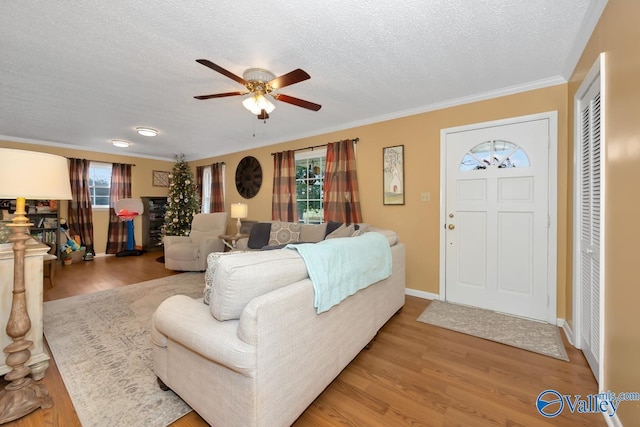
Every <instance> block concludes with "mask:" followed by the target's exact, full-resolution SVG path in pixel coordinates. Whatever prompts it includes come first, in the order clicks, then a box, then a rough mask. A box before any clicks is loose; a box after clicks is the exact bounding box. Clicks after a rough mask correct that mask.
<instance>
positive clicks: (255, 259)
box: [209, 249, 308, 321]
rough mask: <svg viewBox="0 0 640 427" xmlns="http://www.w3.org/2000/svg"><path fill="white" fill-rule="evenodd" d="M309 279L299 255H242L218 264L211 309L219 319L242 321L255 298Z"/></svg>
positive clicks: (263, 253)
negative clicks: (245, 309) (243, 313)
mask: <svg viewBox="0 0 640 427" xmlns="http://www.w3.org/2000/svg"><path fill="white" fill-rule="evenodd" d="M306 277H308V273H307V267H306V264H305V263H304V260H303V259H302V257H300V255H299V254H298V252H297V251H290V250H285V249H283V250H275V251H264V252H263V251H260V252H249V253H241V254H237V255H235V256H225V257H222V258H220V259H219V260H218V265H217V267H216V271H215V273H214V274H213V286H212V288H211V296H210V301H209V308H210V310H211V314H212V315H213V317H215V318H216V319H218V320H220V321H223V320H231V319H239V318H240V314H241V313H242V310H244V307H245V306H246V305H247V304H248V303H249V301H251V300H253V299H254V298H256V297H258V296H260V295H263V294H266V293H268V292H271V291H273V290H275V289H278V288H282V287H284V286H287V285H290V284H292V283H294V282H297V281H299V280H302V279H305V278H306Z"/></svg>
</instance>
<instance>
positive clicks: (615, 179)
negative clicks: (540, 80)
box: [568, 0, 640, 426]
mask: <svg viewBox="0 0 640 427" xmlns="http://www.w3.org/2000/svg"><path fill="white" fill-rule="evenodd" d="M639 22H640V2H637V1H634V0H609V3H608V4H607V7H606V9H605V11H604V14H603V15H602V17H601V19H600V22H599V23H598V26H597V27H596V30H595V31H594V33H593V35H592V37H591V40H590V42H589V44H588V46H587V48H586V49H585V51H584V53H583V55H582V58H581V59H580V62H579V64H578V66H577V67H576V70H575V73H574V75H573V76H572V78H571V81H570V85H569V88H570V89H569V102H571V103H573V96H574V95H575V92H576V90H577V89H578V87H579V85H580V83H581V82H582V81H583V80H584V76H585V75H586V73H587V72H588V71H589V69H590V68H591V66H592V65H593V63H594V61H595V60H596V57H597V55H598V54H599V53H600V52H605V53H606V60H605V76H606V77H605V91H606V96H605V99H604V105H605V126H606V128H605V144H606V153H605V156H606V158H605V167H606V176H605V191H606V196H605V201H604V209H605V217H606V218H605V224H604V232H605V241H604V244H605V248H606V249H605V251H606V252H605V259H604V262H605V277H604V282H605V285H604V287H605V303H604V318H605V328H604V353H603V354H602V355H601V363H603V366H604V379H603V380H604V381H603V383H602V384H601V389H602V390H604V391H607V390H611V391H613V392H615V393H620V392H640V364H639V363H638V362H639V361H640V333H639V332H638V325H640V310H639V309H638V306H639V304H640V280H639V278H640V262H639V260H638V255H639V254H640V251H639V250H638V242H640V221H638V212H640V193H639V192H638V182H640V102H639V101H638V100H639V99H640V48H638V40H640V25H638V23H639ZM572 110H573V108H572ZM570 114H573V112H571V113H570ZM570 129H571V128H570ZM571 140H573V132H571V131H570V141H571ZM569 283H571V281H570V280H569ZM568 290H569V291H570V290H571V286H569V287H568ZM568 295H569V296H570V294H568ZM618 416H619V419H620V421H621V422H622V424H623V425H625V426H632V425H637V423H638V420H640V402H637V401H635V402H623V403H622V404H621V405H620V408H619V409H618Z"/></svg>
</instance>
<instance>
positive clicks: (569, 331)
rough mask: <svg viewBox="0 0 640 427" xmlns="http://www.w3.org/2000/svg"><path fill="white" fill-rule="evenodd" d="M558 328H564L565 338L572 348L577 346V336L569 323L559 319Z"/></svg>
mask: <svg viewBox="0 0 640 427" xmlns="http://www.w3.org/2000/svg"><path fill="white" fill-rule="evenodd" d="M558 326H559V327H561V328H562V331H563V332H564V336H565V337H567V340H568V341H569V344H571V345H572V346H574V347H575V346H576V340H575V334H574V333H573V329H571V325H569V323H567V321H566V320H565V319H558Z"/></svg>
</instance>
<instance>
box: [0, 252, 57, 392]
mask: <svg viewBox="0 0 640 427" xmlns="http://www.w3.org/2000/svg"><path fill="white" fill-rule="evenodd" d="M12 245H13V244H12V243H2V244H0V353H1V354H0V375H4V374H6V373H7V372H9V371H10V370H11V368H10V367H9V366H7V364H6V363H5V362H6V357H7V353H5V352H4V351H2V350H3V349H4V348H5V347H6V346H7V345H9V344H11V343H12V342H13V341H12V339H11V338H10V337H9V336H8V335H7V332H6V327H7V321H8V320H9V314H10V312H11V300H12V297H13V294H12V292H13V249H12ZM48 250H49V246H47V245H44V244H42V243H39V242H36V241H35V240H30V241H27V250H26V251H25V260H24V264H25V268H24V269H25V275H24V281H25V288H26V298H27V311H28V312H29V319H31V329H30V330H29V332H28V333H27V337H26V338H27V339H28V340H31V341H33V346H32V347H31V348H30V349H29V350H30V351H31V358H30V359H29V361H27V363H26V365H27V366H28V367H29V368H30V369H31V377H32V378H33V379H34V380H36V381H37V380H39V379H41V378H43V377H44V372H45V370H46V369H47V368H48V367H49V355H48V354H47V352H46V351H45V349H44V342H43V340H44V337H43V333H44V331H43V326H42V308H43V303H42V294H43V289H42V286H43V285H42V277H43V262H42V261H43V257H44V255H45V254H46V253H47V251H48Z"/></svg>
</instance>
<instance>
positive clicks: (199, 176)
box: [196, 166, 206, 201]
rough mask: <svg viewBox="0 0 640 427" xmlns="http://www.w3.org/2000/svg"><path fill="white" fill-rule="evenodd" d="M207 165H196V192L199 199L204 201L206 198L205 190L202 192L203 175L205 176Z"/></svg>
mask: <svg viewBox="0 0 640 427" xmlns="http://www.w3.org/2000/svg"><path fill="white" fill-rule="evenodd" d="M205 167H206V166H196V194H197V195H198V200H200V201H202V200H204V199H203V198H202V195H203V192H202V184H203V179H202V177H203V176H204V168H205Z"/></svg>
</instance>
